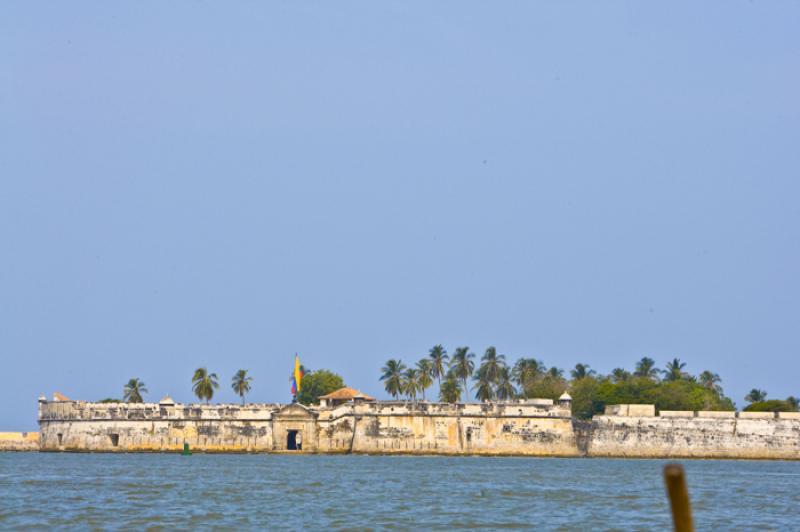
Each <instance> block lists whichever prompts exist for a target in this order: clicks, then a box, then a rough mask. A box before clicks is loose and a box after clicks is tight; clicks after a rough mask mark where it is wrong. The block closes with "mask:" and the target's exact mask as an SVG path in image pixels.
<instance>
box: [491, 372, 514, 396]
mask: <svg viewBox="0 0 800 532" xmlns="http://www.w3.org/2000/svg"><path fill="white" fill-rule="evenodd" d="M495 395H496V396H497V399H499V400H501V401H507V400H508V399H513V398H514V397H516V395H517V390H515V389H514V385H513V384H512V383H511V372H510V371H509V369H508V366H503V367H502V368H500V372H499V373H498V374H497V390H496V393H495Z"/></svg>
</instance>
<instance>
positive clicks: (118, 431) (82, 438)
mask: <svg viewBox="0 0 800 532" xmlns="http://www.w3.org/2000/svg"><path fill="white" fill-rule="evenodd" d="M273 410H274V406H273V405H248V406H247V407H246V408H243V407H240V406H238V405H186V406H184V405H168V406H164V405H157V404H152V403H140V404H122V403H109V404H100V403H83V402H62V401H57V402H50V403H44V402H43V403H40V414H39V416H40V418H39V419H40V421H39V422H40V427H41V437H40V446H41V449H42V450H44V451H103V452H131V451H176V450H180V449H182V448H183V444H184V442H187V443H189V445H190V446H191V447H192V448H193V449H197V450H205V451H226V452H232V451H264V450H272V448H273V446H274V441H273V435H272V423H271V415H272V411H273Z"/></svg>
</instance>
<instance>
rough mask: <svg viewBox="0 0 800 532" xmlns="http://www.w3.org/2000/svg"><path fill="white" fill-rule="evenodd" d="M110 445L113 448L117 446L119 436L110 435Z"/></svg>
mask: <svg viewBox="0 0 800 532" xmlns="http://www.w3.org/2000/svg"><path fill="white" fill-rule="evenodd" d="M111 445H113V446H114V447H116V446H117V445H119V434H112V435H111Z"/></svg>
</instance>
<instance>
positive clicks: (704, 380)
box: [699, 370, 722, 393]
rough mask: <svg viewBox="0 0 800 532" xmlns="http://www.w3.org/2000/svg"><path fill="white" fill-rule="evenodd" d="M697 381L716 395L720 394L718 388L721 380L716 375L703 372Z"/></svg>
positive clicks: (720, 389)
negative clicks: (716, 393)
mask: <svg viewBox="0 0 800 532" xmlns="http://www.w3.org/2000/svg"><path fill="white" fill-rule="evenodd" d="M699 380H700V384H702V385H703V386H704V387H706V388H708V389H709V390H714V391H716V392H718V393H722V387H721V386H720V383H721V382H722V379H721V378H720V377H719V375H717V374H716V373H713V372H711V371H708V370H705V371H704V372H703V373H701V374H700V377H699Z"/></svg>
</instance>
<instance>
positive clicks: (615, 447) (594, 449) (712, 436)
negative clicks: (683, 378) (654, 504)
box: [587, 411, 800, 460]
mask: <svg viewBox="0 0 800 532" xmlns="http://www.w3.org/2000/svg"><path fill="white" fill-rule="evenodd" d="M589 430H590V431H591V436H590V437H589V440H588V448H587V454H588V456H607V457H632V458H750V459H789V460H799V459H800V414H798V413H796V412H795V413H783V412H781V413H779V414H774V413H772V412H740V413H738V415H737V413H736V412H683V411H662V412H661V413H660V415H659V416H608V415H606V416H595V417H594V418H593V419H592V421H591V427H590V429H589Z"/></svg>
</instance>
